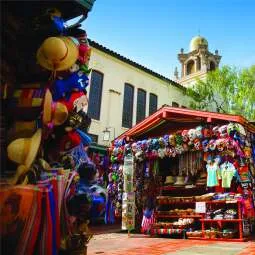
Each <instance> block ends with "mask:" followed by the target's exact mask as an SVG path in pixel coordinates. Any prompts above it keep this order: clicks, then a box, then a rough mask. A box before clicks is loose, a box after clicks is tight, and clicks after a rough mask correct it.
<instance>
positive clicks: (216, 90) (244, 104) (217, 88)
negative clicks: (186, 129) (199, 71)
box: [186, 65, 255, 121]
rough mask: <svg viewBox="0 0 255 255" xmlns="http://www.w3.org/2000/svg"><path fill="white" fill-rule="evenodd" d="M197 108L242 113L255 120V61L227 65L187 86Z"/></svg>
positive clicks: (194, 107)
mask: <svg viewBox="0 0 255 255" xmlns="http://www.w3.org/2000/svg"><path fill="white" fill-rule="evenodd" d="M186 93H187V95H189V96H190V97H191V98H192V99H193V100H192V102H191V103H190V107H191V108H193V109H199V110H206V111H216V112H220V113H231V114H239V115H242V116H244V117H245V118H247V119H248V120H250V121H255V65H253V66H251V67H250V68H244V69H242V70H238V69H237V68H235V67H229V66H223V67H222V68H219V69H216V70H215V71H212V72H209V73H208V74H207V76H206V79H205V80H200V79H198V80H197V82H196V84H195V85H194V86H193V87H192V88H189V89H187V92H186Z"/></svg>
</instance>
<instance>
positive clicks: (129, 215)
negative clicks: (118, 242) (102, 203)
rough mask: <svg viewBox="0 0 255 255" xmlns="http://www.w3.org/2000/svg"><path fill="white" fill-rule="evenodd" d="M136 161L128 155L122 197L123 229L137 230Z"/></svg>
mask: <svg viewBox="0 0 255 255" xmlns="http://www.w3.org/2000/svg"><path fill="white" fill-rule="evenodd" d="M133 176H134V159H133V156H131V155H127V156H125V158H124V165H123V177H124V186H123V197H122V229H123V230H129V231H130V230H132V229H134V228H135V192H134V184H133Z"/></svg>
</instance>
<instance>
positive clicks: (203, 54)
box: [175, 36, 221, 87]
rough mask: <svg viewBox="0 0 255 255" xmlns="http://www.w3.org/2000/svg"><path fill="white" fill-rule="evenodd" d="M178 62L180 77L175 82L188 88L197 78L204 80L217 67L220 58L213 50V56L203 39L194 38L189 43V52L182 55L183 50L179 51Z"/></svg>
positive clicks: (199, 37) (216, 51)
mask: <svg viewBox="0 0 255 255" xmlns="http://www.w3.org/2000/svg"><path fill="white" fill-rule="evenodd" d="M178 60H179V61H180V63H181V77H180V78H178V79H176V81H177V82H178V83H180V84H182V85H183V86H185V87H190V86H192V85H193V84H194V83H195V82H196V79H197V78H200V79H204V78H205V77H206V74H207V73H208V72H209V71H213V70H215V69H216V68H217V67H218V66H219V63H220V60H221V56H219V52H218V50H215V53H214V54H213V53H211V52H210V51H209V50H208V41H207V40H206V39H205V38H204V37H202V36H195V37H193V38H192V40H191V41H190V49H189V52H187V53H184V49H181V51H180V53H179V54H178ZM176 72H177V70H175V73H176ZM175 77H176V75H175Z"/></svg>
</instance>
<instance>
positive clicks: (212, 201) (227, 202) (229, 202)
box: [197, 200, 241, 204]
mask: <svg viewBox="0 0 255 255" xmlns="http://www.w3.org/2000/svg"><path fill="white" fill-rule="evenodd" d="M197 202H206V203H207V204H237V203H241V200H210V201H197Z"/></svg>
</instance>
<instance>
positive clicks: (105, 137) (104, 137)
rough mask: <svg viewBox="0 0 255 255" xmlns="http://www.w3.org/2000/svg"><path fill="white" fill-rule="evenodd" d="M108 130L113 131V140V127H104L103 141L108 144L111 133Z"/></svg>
mask: <svg viewBox="0 0 255 255" xmlns="http://www.w3.org/2000/svg"><path fill="white" fill-rule="evenodd" d="M110 128H112V129H113V139H114V138H115V127H106V128H105V130H104V131H103V141H106V142H109V141H110V140H111V131H110V130H109V129H110Z"/></svg>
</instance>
